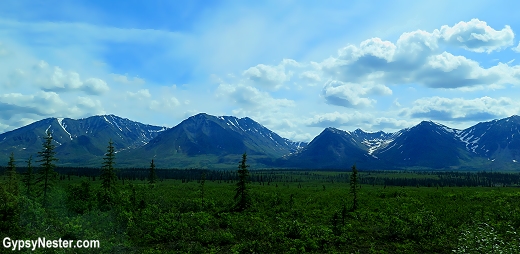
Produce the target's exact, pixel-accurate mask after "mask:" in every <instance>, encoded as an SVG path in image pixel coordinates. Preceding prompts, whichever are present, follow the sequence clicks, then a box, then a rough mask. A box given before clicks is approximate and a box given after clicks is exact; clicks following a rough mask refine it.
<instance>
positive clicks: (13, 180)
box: [5, 153, 18, 196]
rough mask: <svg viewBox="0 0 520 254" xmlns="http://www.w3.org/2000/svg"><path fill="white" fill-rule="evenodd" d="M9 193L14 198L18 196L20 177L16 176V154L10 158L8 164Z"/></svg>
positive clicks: (12, 154)
mask: <svg viewBox="0 0 520 254" xmlns="http://www.w3.org/2000/svg"><path fill="white" fill-rule="evenodd" d="M5 173H6V175H7V186H6V187H7V191H8V192H9V193H11V194H13V195H14V196H17V195H18V176H17V175H16V164H15V162H14V153H11V156H9V162H8V163H7V170H6V171H5Z"/></svg>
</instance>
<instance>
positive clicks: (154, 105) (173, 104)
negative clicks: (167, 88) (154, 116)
mask: <svg viewBox="0 0 520 254" xmlns="http://www.w3.org/2000/svg"><path fill="white" fill-rule="evenodd" d="M180 104H181V103H180V102H179V100H178V99H177V98H175V97H173V96H171V97H163V98H162V99H159V100H151V101H150V104H149V108H150V109H151V110H154V111H161V112H169V111H171V110H173V109H175V108H177V107H178V106H179V105H180Z"/></svg>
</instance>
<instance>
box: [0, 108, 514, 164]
mask: <svg viewBox="0 0 520 254" xmlns="http://www.w3.org/2000/svg"><path fill="white" fill-rule="evenodd" d="M46 131H50V132H51V133H52V135H53V139H54V142H55V145H56V157H57V158H58V159H59V161H58V162H57V164H58V165H60V166H90V167H99V166H100V165H101V162H102V158H103V156H104V153H105V152H106V149H107V145H108V141H109V140H112V141H113V144H114V147H115V150H116V153H117V154H116V163H117V165H118V166H120V167H148V165H149V162H150V161H151V160H152V159H154V161H155V162H156V164H157V165H158V166H159V167H177V168H188V167H198V168H235V167H236V165H237V163H238V161H239V160H240V155H241V154H242V153H244V152H247V154H248V162H249V163H250V164H251V165H252V166H255V167H257V168H301V169H346V168H349V167H350V166H352V165H353V164H356V165H357V166H358V167H359V168H365V169H444V170H518V169H520V166H519V165H518V163H517V161H520V117H519V116H516V115H514V116H511V117H508V118H504V119H499V120H493V121H488V122H481V123H478V124H476V125H474V126H471V127H469V128H467V129H464V130H458V129H453V128H449V127H447V126H444V125H442V124H439V123H435V122H432V121H423V122H421V123H419V124H418V125H416V126H413V127H410V128H406V129H403V130H400V131H397V132H394V133H386V132H383V131H379V132H373V133H370V132H365V131H363V130H360V129H357V130H355V131H344V130H339V129H336V128H332V127H329V128H326V129H324V130H323V131H322V132H321V133H320V134H319V135H318V136H316V137H315V138H314V139H313V140H312V141H311V142H309V143H306V142H294V141H291V140H289V139H286V138H283V137H281V136H279V135H278V134H276V133H274V132H273V131H271V130H269V129H268V128H266V127H264V126H262V125H261V124H259V123H257V122H255V121H254V120H253V119H251V118H249V117H244V118H237V117H233V116H212V115H208V114H205V113H200V114H197V115H194V116H191V117H189V118H187V119H185V120H184V121H182V122H181V123H179V124H178V125H176V126H174V127H171V128H167V127H162V126H153V125H148V124H143V123H139V122H135V121H131V120H129V119H126V118H121V117H118V116H115V115H98V116H92V117H88V118H83V119H70V118H47V119H43V120H40V121H37V122H34V123H32V124H29V125H27V126H24V127H21V128H18V129H15V130H12V131H8V132H6V133H3V134H0V163H2V164H4V165H6V163H7V160H8V157H9V155H10V154H11V152H13V153H14V155H15V158H16V160H17V164H19V165H20V166H23V165H24V161H25V160H27V159H28V158H29V156H31V155H32V156H36V154H37V152H38V151H40V150H41V144H42V140H43V137H44V136H45V133H46Z"/></svg>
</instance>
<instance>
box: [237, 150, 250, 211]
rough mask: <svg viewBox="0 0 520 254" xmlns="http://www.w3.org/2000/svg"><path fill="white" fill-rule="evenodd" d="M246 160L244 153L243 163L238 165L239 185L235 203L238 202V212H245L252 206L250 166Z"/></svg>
mask: <svg viewBox="0 0 520 254" xmlns="http://www.w3.org/2000/svg"><path fill="white" fill-rule="evenodd" d="M246 160H247V154H246V153H244V154H243V155H242V161H241V162H240V164H239V165H238V183H237V187H236V189H235V190H236V194H235V201H237V203H236V207H235V208H236V210H237V211H244V210H245V209H247V208H248V207H249V206H250V205H251V203H250V200H249V192H248V186H247V184H248V183H249V170H247V168H248V167H249V165H246Z"/></svg>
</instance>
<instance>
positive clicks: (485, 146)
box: [458, 115, 520, 168]
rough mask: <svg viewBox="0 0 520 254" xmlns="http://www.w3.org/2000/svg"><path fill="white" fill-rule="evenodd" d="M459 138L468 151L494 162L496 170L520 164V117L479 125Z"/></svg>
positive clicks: (515, 116) (464, 131) (469, 129)
mask: <svg viewBox="0 0 520 254" xmlns="http://www.w3.org/2000/svg"><path fill="white" fill-rule="evenodd" d="M458 137H459V138H460V140H461V141H462V142H464V144H465V147H466V150H468V151H470V152H472V153H473V154H475V155H476V156H478V157H482V158H485V159H487V160H489V161H491V162H494V163H493V164H494V165H496V166H497V167H496V168H501V167H504V166H506V165H504V164H511V163H517V162H520V116H517V115H514V116H511V117H508V118H504V119H500V120H493V121H489V122H482V123H478V124H476V125H474V126H472V127H470V128H467V129H465V130H463V131H462V132H461V133H460V134H459V135H458ZM489 165H490V167H491V166H492V165H491V164H489Z"/></svg>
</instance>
